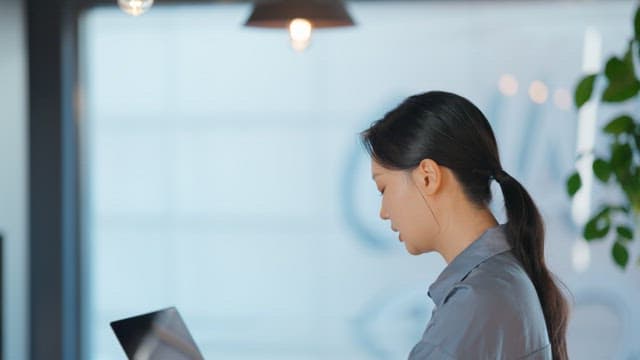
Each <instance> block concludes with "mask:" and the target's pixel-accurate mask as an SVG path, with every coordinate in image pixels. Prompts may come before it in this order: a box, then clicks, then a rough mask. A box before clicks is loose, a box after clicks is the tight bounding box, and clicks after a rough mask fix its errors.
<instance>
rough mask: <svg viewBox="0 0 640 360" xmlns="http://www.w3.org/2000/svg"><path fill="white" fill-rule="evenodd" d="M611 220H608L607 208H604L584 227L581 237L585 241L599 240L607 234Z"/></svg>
mask: <svg viewBox="0 0 640 360" xmlns="http://www.w3.org/2000/svg"><path fill="white" fill-rule="evenodd" d="M610 228H611V220H610V219H609V208H608V207H606V208H604V209H603V210H602V211H600V213H598V214H597V215H595V216H594V217H593V218H591V220H589V221H588V222H587V224H586V225H585V226H584V232H583V236H584V239H585V240H587V241H591V240H595V239H601V238H603V237H605V236H606V235H607V234H608V233H609V229H610Z"/></svg>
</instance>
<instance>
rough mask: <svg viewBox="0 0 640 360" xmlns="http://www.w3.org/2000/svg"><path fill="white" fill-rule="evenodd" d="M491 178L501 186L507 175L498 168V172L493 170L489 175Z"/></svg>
mask: <svg viewBox="0 0 640 360" xmlns="http://www.w3.org/2000/svg"><path fill="white" fill-rule="evenodd" d="M491 177H492V178H493V179H495V180H496V181H497V182H498V183H500V184H502V183H503V182H504V181H505V180H507V178H508V177H509V174H507V173H506V172H505V171H504V170H502V168H499V169H498V170H494V172H493V174H491Z"/></svg>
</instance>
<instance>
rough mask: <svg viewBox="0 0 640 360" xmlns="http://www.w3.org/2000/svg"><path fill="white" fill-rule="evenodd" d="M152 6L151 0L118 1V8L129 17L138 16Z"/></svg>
mask: <svg viewBox="0 0 640 360" xmlns="http://www.w3.org/2000/svg"><path fill="white" fill-rule="evenodd" d="M151 5H153V0H118V6H119V7H120V9H122V11H124V12H126V13H127V14H129V15H133V16H138V15H141V14H143V13H145V12H146V11H147V10H149V8H150V7H151Z"/></svg>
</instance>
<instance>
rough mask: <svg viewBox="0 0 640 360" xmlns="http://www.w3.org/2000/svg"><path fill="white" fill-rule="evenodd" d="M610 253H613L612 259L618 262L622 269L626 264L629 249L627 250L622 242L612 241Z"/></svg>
mask: <svg viewBox="0 0 640 360" xmlns="http://www.w3.org/2000/svg"><path fill="white" fill-rule="evenodd" d="M611 255H613V259H614V260H615V262H616V264H618V266H620V267H621V268H622V269H624V268H625V267H626V266H627V262H629V251H627V248H626V247H625V246H624V245H623V244H621V243H620V242H618V241H616V242H615V243H613V247H612V248H611Z"/></svg>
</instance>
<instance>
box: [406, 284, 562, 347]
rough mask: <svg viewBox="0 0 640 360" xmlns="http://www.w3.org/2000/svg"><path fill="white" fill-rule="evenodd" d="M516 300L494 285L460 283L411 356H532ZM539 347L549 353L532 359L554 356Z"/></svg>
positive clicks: (438, 309) (429, 325) (440, 309)
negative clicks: (547, 355)
mask: <svg viewBox="0 0 640 360" xmlns="http://www.w3.org/2000/svg"><path fill="white" fill-rule="evenodd" d="M513 304H514V302H513V301H512V300H510V297H509V296H501V295H499V294H498V295H496V294H495V293H494V292H492V291H490V289H489V290H487V289H483V288H480V289H478V288H474V287H472V286H469V285H466V284H463V283H460V284H458V285H456V286H455V287H454V288H453V289H452V290H451V291H450V292H449V294H448V295H447V297H446V298H445V300H444V302H443V304H442V305H440V306H439V308H437V309H436V310H435V311H434V313H433V315H432V317H431V320H430V321H429V324H428V325H427V328H426V330H425V331H424V334H423V336H422V339H421V340H420V341H419V342H418V343H417V344H416V345H415V347H414V348H413V349H412V350H411V353H410V354H409V360H423V359H445V360H450V359H515V358H526V359H530V358H529V357H528V356H527V355H528V354H527V353H528V351H527V341H529V340H528V339H527V337H528V335H529V334H528V333H527V332H526V329H523V327H522V317H521V316H519V314H518V313H517V312H518V309H517V308H514V306H513ZM545 345H546V344H545ZM535 350H536V351H537V354H543V355H545V356H542V357H533V358H531V359H550V358H551V357H550V356H549V357H546V353H547V351H544V349H543V348H540V349H535ZM540 350H542V351H540Z"/></svg>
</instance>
